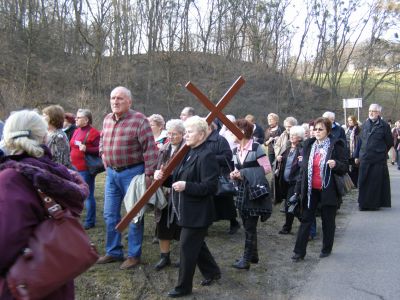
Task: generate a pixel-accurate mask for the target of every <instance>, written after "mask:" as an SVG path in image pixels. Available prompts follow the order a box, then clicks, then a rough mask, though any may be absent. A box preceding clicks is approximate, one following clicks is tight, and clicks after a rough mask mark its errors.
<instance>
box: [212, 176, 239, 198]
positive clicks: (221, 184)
mask: <svg viewBox="0 0 400 300" xmlns="http://www.w3.org/2000/svg"><path fill="white" fill-rule="evenodd" d="M236 194H237V188H236V186H235V184H234V183H233V181H231V180H229V179H228V178H226V177H225V176H219V177H218V190H217V193H216V194H215V196H227V195H229V196H234V195H236Z"/></svg>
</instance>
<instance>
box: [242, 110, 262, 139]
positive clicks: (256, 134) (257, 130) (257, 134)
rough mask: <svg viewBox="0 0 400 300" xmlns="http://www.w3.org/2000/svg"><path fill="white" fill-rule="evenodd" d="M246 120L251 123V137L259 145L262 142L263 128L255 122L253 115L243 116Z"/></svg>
mask: <svg viewBox="0 0 400 300" xmlns="http://www.w3.org/2000/svg"><path fill="white" fill-rule="evenodd" d="M244 118H245V119H246V120H247V121H249V122H250V123H251V124H253V139H254V141H256V142H257V143H259V144H260V145H262V144H264V139H265V134H264V129H263V128H262V127H261V126H260V125H258V124H257V123H256V118H255V117H254V116H253V115H247V116H246V117H244Z"/></svg>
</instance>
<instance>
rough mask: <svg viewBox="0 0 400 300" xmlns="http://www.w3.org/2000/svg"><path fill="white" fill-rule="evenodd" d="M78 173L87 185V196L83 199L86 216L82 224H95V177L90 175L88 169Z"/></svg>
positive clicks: (87, 225) (89, 225)
mask: <svg viewBox="0 0 400 300" xmlns="http://www.w3.org/2000/svg"><path fill="white" fill-rule="evenodd" d="M79 174H80V175H81V176H82V178H83V180H85V182H86V183H87V184H88V186H89V196H88V197H87V199H86V200H85V208H86V218H85V223H84V226H85V227H93V226H94V225H95V224H96V200H95V199H94V182H95V177H94V176H92V175H90V173H89V171H79Z"/></svg>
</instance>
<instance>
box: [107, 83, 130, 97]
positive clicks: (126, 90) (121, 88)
mask: <svg viewBox="0 0 400 300" xmlns="http://www.w3.org/2000/svg"><path fill="white" fill-rule="evenodd" d="M117 90H120V91H122V92H123V93H124V94H125V95H126V96H127V97H128V98H129V99H131V100H132V93H131V91H130V90H129V89H128V88H126V87H124V86H117V87H116V88H114V89H113V90H112V91H111V93H110V97H111V95H112V94H113V93H114V92H115V91H117Z"/></svg>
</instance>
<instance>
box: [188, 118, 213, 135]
mask: <svg viewBox="0 0 400 300" xmlns="http://www.w3.org/2000/svg"><path fill="white" fill-rule="evenodd" d="M184 125H185V128H186V129H187V128H188V127H193V128H194V129H195V130H196V131H198V132H204V134H205V135H207V132H208V124H207V122H206V120H204V119H203V118H201V117H199V116H192V117H190V118H188V119H187V120H186V121H185V123H184Z"/></svg>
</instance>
